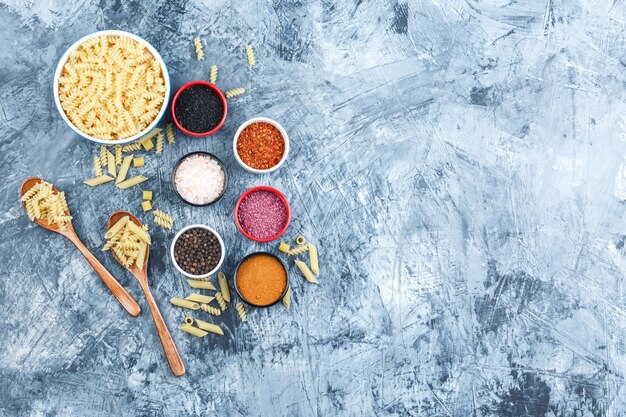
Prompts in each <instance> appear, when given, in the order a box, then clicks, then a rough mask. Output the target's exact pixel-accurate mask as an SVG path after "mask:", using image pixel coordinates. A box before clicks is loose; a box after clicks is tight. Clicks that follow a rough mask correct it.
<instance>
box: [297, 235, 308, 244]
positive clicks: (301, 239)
mask: <svg viewBox="0 0 626 417" xmlns="http://www.w3.org/2000/svg"><path fill="white" fill-rule="evenodd" d="M305 243H306V239H305V238H304V236H298V237H297V238H296V244H297V245H304V244H305Z"/></svg>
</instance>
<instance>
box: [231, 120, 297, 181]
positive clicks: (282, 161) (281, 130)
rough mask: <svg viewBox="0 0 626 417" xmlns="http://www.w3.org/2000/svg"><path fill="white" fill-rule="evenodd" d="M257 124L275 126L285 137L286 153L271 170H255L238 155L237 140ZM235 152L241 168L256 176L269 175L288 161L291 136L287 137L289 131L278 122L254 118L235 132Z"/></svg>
mask: <svg viewBox="0 0 626 417" xmlns="http://www.w3.org/2000/svg"><path fill="white" fill-rule="evenodd" d="M257 122H265V123H269V124H271V125H273V126H274V127H276V129H278V131H279V132H280V134H281V135H283V140H284V141H285V152H284V153H283V157H282V158H281V159H280V161H279V162H278V164H276V165H275V166H273V167H272V168H270V169H255V168H252V167H249V166H248V165H246V164H245V163H244V162H243V161H242V160H241V158H240V157H239V154H238V153H237V140H238V139H239V135H240V134H241V132H243V130H244V129H245V128H246V127H248V126H250V125H251V124H252V123H257ZM233 152H234V154H235V159H236V160H237V162H239V165H241V167H242V168H243V169H245V170H246V171H250V172H253V173H255V174H267V173H268V172H273V171H276V170H277V169H278V168H280V166H281V165H282V164H283V163H285V161H286V160H287V156H288V155H289V136H288V135H287V131H286V130H285V128H284V127H282V126H281V124H280V123H278V122H277V121H275V120H272V119H270V118H267V117H253V118H252V119H250V120H248V121H246V122H244V123H243V124H242V125H241V126H239V129H237V132H235V137H234V138H233Z"/></svg>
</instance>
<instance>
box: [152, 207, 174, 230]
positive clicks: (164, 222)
mask: <svg viewBox="0 0 626 417" xmlns="http://www.w3.org/2000/svg"><path fill="white" fill-rule="evenodd" d="M153 213H154V218H153V219H152V220H153V221H154V222H155V223H156V224H158V225H159V226H161V227H162V228H164V229H171V228H172V225H173V224H174V218H173V217H172V216H170V215H169V214H167V213H165V212H164V211H162V210H159V209H155V210H154V211H153Z"/></svg>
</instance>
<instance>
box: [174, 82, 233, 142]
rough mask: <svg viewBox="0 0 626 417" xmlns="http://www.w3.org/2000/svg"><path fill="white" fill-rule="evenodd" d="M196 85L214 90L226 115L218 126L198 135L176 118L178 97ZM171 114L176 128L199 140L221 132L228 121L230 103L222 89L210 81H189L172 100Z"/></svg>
mask: <svg viewBox="0 0 626 417" xmlns="http://www.w3.org/2000/svg"><path fill="white" fill-rule="evenodd" d="M196 85H203V86H205V87H208V88H209V89H211V90H213V91H214V92H215V93H217V96H218V97H219V98H220V100H221V101H222V105H223V106H224V114H223V115H222V119H221V120H220V122H219V123H218V124H217V126H215V127H214V128H213V129H211V130H209V131H208V132H201V133H198V132H192V131H191V130H187V129H185V128H184V127H183V126H182V125H181V124H180V122H179V121H178V118H177V117H176V102H177V101H178V97H179V96H180V94H181V93H182V92H183V91H185V90H186V89H188V88H190V87H194V86H196ZM171 113H172V120H174V123H175V124H176V127H177V128H178V129H180V131H181V132H183V133H184V134H186V135H188V136H194V137H197V138H199V137H205V136H211V135H212V134H214V133H215V132H217V131H218V130H220V129H221V128H222V126H223V125H224V122H225V121H226V115H227V114H228V102H227V101H226V96H225V95H224V93H223V92H222V90H220V88H219V87H218V86H216V85H215V84H213V83H210V82H208V81H204V80H194V81H189V82H188V83H186V84H184V85H183V86H181V87H180V88H179V89H178V90H177V91H176V94H174V98H173V99H172V106H171Z"/></svg>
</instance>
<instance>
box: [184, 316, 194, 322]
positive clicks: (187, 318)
mask: <svg viewBox="0 0 626 417" xmlns="http://www.w3.org/2000/svg"><path fill="white" fill-rule="evenodd" d="M184 322H185V324H193V317H191V316H185V320H184Z"/></svg>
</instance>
